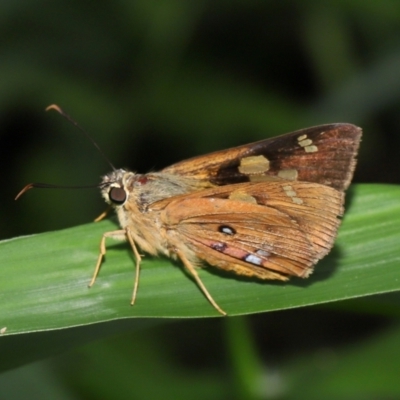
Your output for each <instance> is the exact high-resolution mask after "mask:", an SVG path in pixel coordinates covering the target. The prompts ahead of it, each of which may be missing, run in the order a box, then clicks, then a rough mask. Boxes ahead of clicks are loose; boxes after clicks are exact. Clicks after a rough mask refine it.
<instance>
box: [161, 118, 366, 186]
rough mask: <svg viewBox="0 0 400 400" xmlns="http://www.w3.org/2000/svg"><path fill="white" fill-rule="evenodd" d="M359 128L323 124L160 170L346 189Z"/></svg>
mask: <svg viewBox="0 0 400 400" xmlns="http://www.w3.org/2000/svg"><path fill="white" fill-rule="evenodd" d="M360 138H361V129H360V128H358V127H356V126H354V125H351V124H330V125H320V126H316V127H313V128H308V129H303V130H299V131H296V132H292V133H288V134H286V135H282V136H278V137H275V138H271V139H266V140H261V141H259V142H255V143H250V144H247V145H244V146H239V147H234V148H231V149H227V150H222V151H217V152H214V153H210V154H206V155H204V156H199V157H195V158H191V159H188V160H185V161H182V162H179V163H177V164H173V165H171V166H169V167H167V168H165V169H164V170H162V172H165V173H170V174H175V175H181V176H190V177H193V178H196V179H198V180H200V181H206V182H210V183H212V184H214V185H217V186H221V185H229V184H234V183H241V182H249V181H250V182H260V181H261V182H262V181H264V182H265V181H271V180H274V178H275V179H286V180H291V181H306V182H316V183H321V184H323V185H327V186H331V187H333V188H335V189H337V190H344V189H346V188H347V187H348V185H349V184H350V181H351V178H352V176H353V172H354V168H355V156H356V154H357V151H358V147H359V143H360Z"/></svg>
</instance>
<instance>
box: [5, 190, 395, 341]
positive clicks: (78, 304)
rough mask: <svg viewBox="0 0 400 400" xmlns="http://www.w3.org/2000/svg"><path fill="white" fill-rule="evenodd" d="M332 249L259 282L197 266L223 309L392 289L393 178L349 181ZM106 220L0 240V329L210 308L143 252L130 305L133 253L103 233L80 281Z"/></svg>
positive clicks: (178, 271) (175, 273)
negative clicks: (296, 274) (305, 266)
mask: <svg viewBox="0 0 400 400" xmlns="http://www.w3.org/2000/svg"><path fill="white" fill-rule="evenodd" d="M348 198H349V204H348V207H347V212H346V215H345V218H344V221H343V224H342V227H341V229H340V232H339V236H338V239H337V242H336V244H335V247H334V249H333V250H332V252H331V253H330V255H329V256H327V257H326V258H325V259H324V260H322V261H321V262H320V263H319V264H318V266H317V267H316V270H315V272H314V274H313V275H312V276H311V277H310V278H309V279H306V280H302V279H292V280H291V281H290V282H288V283H276V282H260V281H256V280H249V279H243V278H241V277H237V276H235V275H230V274H222V273H220V272H219V271H216V270H215V269H213V268H207V269H203V270H201V271H200V276H201V279H202V280H203V282H204V284H205V285H206V287H207V288H208V290H209V291H210V293H211V294H212V296H213V297H214V299H215V300H216V301H217V303H218V304H219V305H220V306H221V307H222V308H223V309H225V310H226V311H227V313H228V315H239V314H248V313H256V312H263V311H271V310H280V309H286V308H293V307H301V306H305V305H311V304H318V303H326V302H332V301H338V300H343V299H349V298H354V297H359V296H366V295H371V294H377V293H385V292H391V291H396V290H399V289H400V280H399V279H398V277H399V270H398V268H399V267H398V266H399V260H400V247H399V245H398V244H399V243H400V229H399V226H400V202H399V198H400V187H397V186H389V185H385V186H384V185H358V186H354V187H353V188H352V189H351V190H350V193H349V195H348ZM113 229H116V225H115V224H113V223H112V222H111V221H103V222H101V223H91V224H88V225H83V226H78V227H74V228H70V229H65V230H61V231H58V232H50V233H44V234H40V235H34V236H29V237H20V238H16V239H12V240H6V241H3V242H1V243H0V248H1V253H0V254H1V269H0V329H1V328H6V334H15V333H23V332H32V331H41V330H50V329H60V328H65V327H72V326H79V325H85V324H93V323H96V322H101V321H110V320H115V319H120V318H134V317H136V318H137V317H142V318H143V317H147V318H149V317H150V318H155V317H169V318H172V317H174V318H179V317H192V318H193V317H207V316H217V315H218V314H217V312H216V311H215V310H214V308H213V307H212V306H211V305H210V304H209V303H208V301H207V300H206V299H205V297H204V296H203V294H202V293H201V291H200V290H199V289H198V288H197V286H196V285H195V283H194V282H193V281H192V280H191V279H189V277H188V276H187V275H185V274H184V272H183V270H182V268H180V266H179V265H174V264H172V263H171V262H170V261H169V260H167V259H161V258H151V257H149V256H146V257H144V260H143V263H142V269H141V277H140V285H139V292H138V297H137V300H136V304H135V305H134V306H130V304H129V302H130V297H131V293H132V287H133V278H134V261H133V255H132V252H131V250H130V248H129V246H128V245H127V244H126V243H118V242H117V243H115V242H112V241H111V240H110V241H109V242H108V246H107V257H106V262H104V263H103V266H102V270H101V272H100V275H99V277H98V279H97V281H96V283H95V285H94V286H93V287H92V288H91V289H88V287H87V284H88V282H89V280H90V278H91V275H92V273H93V269H94V265H95V263H96V259H97V256H98V246H99V241H100V238H101V235H102V233H103V232H106V231H110V230H113Z"/></svg>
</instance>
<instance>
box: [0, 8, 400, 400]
mask: <svg viewBox="0 0 400 400" xmlns="http://www.w3.org/2000/svg"><path fill="white" fill-rule="evenodd" d="M0 32H1V36H0V37H1V40H0V49H1V58H0V77H1V78H0V141H1V142H0V149H1V157H0V163H1V168H2V171H3V173H2V174H1V180H2V182H1V185H2V188H3V196H2V207H3V208H2V209H3V212H2V213H1V216H0V218H1V222H0V237H1V238H9V237H12V236H16V235H24V234H30V233H37V232H43V231H48V230H55V229H60V228H64V227H69V226H74V225H77V224H82V223H85V222H89V221H90V220H92V219H93V218H94V217H96V216H97V215H98V214H99V213H100V212H101V211H103V207H104V205H103V203H102V201H101V199H100V196H99V195H98V193H97V191H96V190H85V191H66V190H36V191H31V192H29V193H28V194H26V195H25V197H23V198H21V200H20V201H18V202H17V203H15V202H14V201H13V198H14V196H15V194H16V193H17V192H18V191H19V190H20V189H21V187H22V186H24V185H25V184H26V183H29V182H32V181H39V182H48V183H60V184H64V185H68V184H72V185H73V184H76V185H79V184H82V185H85V184H95V183H97V182H98V180H99V176H100V175H102V174H104V173H106V172H108V169H109V167H108V166H107V164H106V163H105V162H104V160H103V159H102V157H101V156H100V155H99V154H98V153H97V152H96V150H95V149H94V148H93V146H92V145H91V144H90V143H89V142H88V141H87V140H86V138H85V137H83V135H81V134H80V132H79V131H77V130H76V129H75V128H74V127H73V126H72V125H71V124H69V123H68V122H66V121H65V120H63V119H62V118H60V116H59V115H58V114H56V113H49V114H46V113H44V108H45V107H46V106H47V105H49V104H51V103H57V104H59V105H60V106H61V107H63V108H64V109H65V110H66V111H67V112H68V113H69V114H70V115H72V116H73V118H74V119H75V120H77V121H78V122H79V123H80V124H81V125H82V126H84V127H85V129H87V130H88V131H89V132H90V133H91V135H92V136H93V137H94V138H95V140H96V141H97V142H98V143H99V145H100V147H101V148H102V149H103V150H104V152H105V153H106V154H107V156H108V157H109V158H110V160H112V162H113V163H114V164H115V165H116V166H118V167H119V166H121V167H130V168H132V169H135V170H136V169H137V170H139V171H142V172H146V171H148V170H152V169H159V168H161V167H163V166H166V165H168V164H170V163H172V162H175V161H179V160H181V159H184V158H186V157H190V156H194V155H196V154H201V153H205V152H208V151H212V150H217V149H221V148H226V147H229V146H234V145H238V144H242V143H246V142H250V141H253V140H258V139H262V138H265V137H268V136H275V135H278V134H281V133H285V132H288V131H291V130H295V129H299V128H304V127H307V126H312V125H317V124H321V123H329V122H351V123H355V124H357V125H359V126H361V127H363V129H364V139H363V144H362V149H361V154H360V161H359V166H358V169H357V173H356V176H355V181H357V182H386V183H398V182H399V177H400V164H399V163H398V153H399V149H400V135H399V134H398V132H399V131H400V113H399V112H398V109H399V106H400V79H399V71H400V35H399V33H400V3H399V2H398V1H394V0H392V1H390V0H384V1H381V2H376V1H370V0H367V1H357V0H347V1H336V2H315V1H310V0H303V1H301V2H300V1H294V0H284V1H281V2H272V1H257V0H242V1H224V0H220V1H214V2H213V1H206V0H203V1H200V0H198V1H196V2H189V1H183V0H169V1H165V2H161V1H154V0H149V1H141V2H138V1H136V2H135V1H126V0H125V1H124V0H116V1H113V2H111V1H107V0H100V1H98V2H94V1H87V0H86V1H79V2H78V1H69V2H66V1H62V0H53V1H45V0H36V1H14V2H2V3H1V4H0ZM377 207H379V204H378V205H377ZM382 261H383V262H384V260H382ZM383 300H384V299H383ZM383 300H382V298H380V297H377V298H374V299H371V300H370V301H369V302H368V301H365V302H364V303H363V305H362V306H360V303H357V302H355V301H352V302H346V303H343V304H341V305H339V304H338V305H337V309H336V310H332V309H327V308H324V309H322V308H315V307H314V308H307V309H299V310H294V311H285V312H276V313H269V314H261V315H258V316H254V317H249V318H248V320H237V321H235V320H233V321H230V320H229V319H226V320H224V321H220V320H198V321H190V322H188V321H186V322H179V323H174V324H169V325H163V326H159V327H158V328H157V329H146V330H143V331H139V332H135V333H133V334H132V333H131V334H127V335H126V336H124V337H114V338H110V339H109V340H108V341H106V342H99V343H93V344H91V345H87V346H85V347H81V348H80V349H78V350H76V351H75V352H73V351H69V352H68V354H65V355H64V356H62V357H60V358H56V359H53V360H51V361H47V362H43V363H41V364H33V365H31V366H27V367H24V368H22V369H20V370H15V371H10V372H8V373H6V374H3V376H2V380H1V385H0V387H1V389H0V397H1V396H2V397H5V398H9V397H11V395H12V394H15V395H14V397H15V398H17V397H20V398H24V396H23V395H21V396H18V393H19V394H21V392H22V391H23V390H25V393H28V394H29V397H30V398H31V399H34V398H44V397H52V398H58V399H62V398H66V399H67V398H82V399H83V398H85V399H90V398H96V399H98V398H104V399H108V398H113V399H116V398H121V399H123V398H128V397H129V398H135V397H136V398H149V399H150V398H159V397H161V396H163V397H164V398H172V397H173V398H187V397H188V396H190V397H191V398H195V397H196V396H197V397H199V398H204V397H207V398H211V399H212V398H215V399H222V398H232V397H235V396H236V397H237V398H248V399H256V398H301V396H305V397H306V398H308V399H310V398H321V397H322V396H323V398H325V399H326V398H341V399H343V398H352V399H353V398H363V399H369V398H371V399H372V398H383V397H386V398H389V397H391V398H397V397H399V392H400V384H399V382H398V380H396V379H395V378H393V375H392V372H393V371H396V370H398V368H399V365H398V363H399V362H398V360H399V357H398V355H397V353H396V351H397V350H396V349H397V348H399V346H398V341H399V340H400V333H399V330H398V325H397V319H398V312H397V313H396V312H390V311H391V310H392V309H393V308H395V309H396V310H397V308H396V307H397V306H396V305H394V306H393V305H390V304H391V303H390V302H389V305H388V304H387V303H386V302H385V301H383ZM378 305H379V306H378ZM0 319H1V315H0ZM238 335H239V336H240V335H242V337H243V340H242V345H240V342H241V341H240V340H239V339H238V337H237V336H238ZM235 337H236V339H235ZM249 341H254V342H253V344H251V343H249ZM389 344H390V347H389ZM396 344H397V345H396ZM246 346H247V347H246ZM388 349H392V350H391V351H390V350H388ZM386 360H387V362H385V361H386ZM350 361H351V362H350ZM238 366H240V367H241V368H239V367H238ZM344 367H346V369H344ZM340 371H342V373H340ZM345 372H347V373H345ZM255 375H256V376H255ZM305 378H306V379H305ZM15 382H17V383H15ZM21 382H26V384H21ZM32 382H34V383H35V385H34V386H32V387H31V386H30V383H32ZM300 382H301V383H303V385H302V386H300ZM304 382H307V391H305V390H304ZM313 382H315V385H314V384H313ZM13 383H14V384H13ZM317 383H318V384H317ZM18 391H19V392H18ZM306 394H307V395H306Z"/></svg>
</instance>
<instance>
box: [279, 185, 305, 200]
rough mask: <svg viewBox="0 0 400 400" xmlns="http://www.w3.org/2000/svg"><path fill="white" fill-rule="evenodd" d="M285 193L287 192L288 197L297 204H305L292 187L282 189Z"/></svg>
mask: <svg viewBox="0 0 400 400" xmlns="http://www.w3.org/2000/svg"><path fill="white" fill-rule="evenodd" d="M282 189H283V191H284V192H285V194H286V196H288V197H290V198H291V199H292V201H293V203H295V204H303V200H302V199H301V198H300V197H297V193H296V191H295V190H294V189H293V187H292V186H290V185H286V186H283V187H282Z"/></svg>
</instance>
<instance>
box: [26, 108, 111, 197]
mask: <svg viewBox="0 0 400 400" xmlns="http://www.w3.org/2000/svg"><path fill="white" fill-rule="evenodd" d="M49 110H55V111H57V112H58V113H60V114H61V115H62V116H63V117H64V118H65V119H66V120H68V121H69V122H71V124H73V125H75V126H76V127H77V128H78V129H79V130H80V131H81V132H82V133H83V134H84V135H85V136H86V137H87V138H88V139H89V140H90V141H91V142H92V144H93V145H94V147H96V149H97V150H98V152H99V153H100V154H101V155H102V157H103V158H104V159H105V160H106V162H107V163H108V165H109V166H110V167H111V168H112V170H113V171H115V170H116V168H115V167H114V165H113V164H112V162H111V161H110V160H109V159H108V157H107V156H106V155H105V154H104V153H103V150H101V148H100V146H99V145H98V144H97V143H96V142H95V140H94V139H93V138H92V137H91V136H90V135H89V134H88V133H87V132H86V131H85V129H83V128H82V127H81V126H80V125H79V124H78V123H77V122H76V121H75V120H74V119H73V118H72V117H70V116H69V115H68V114H67V113H66V112H65V111H64V110H62V109H61V108H60V107H59V106H58V105H57V104H51V105H49V106H48V107H46V111H49ZM28 186H29V185H28ZM29 189H30V188H29ZM27 190H28V189H27Z"/></svg>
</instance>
